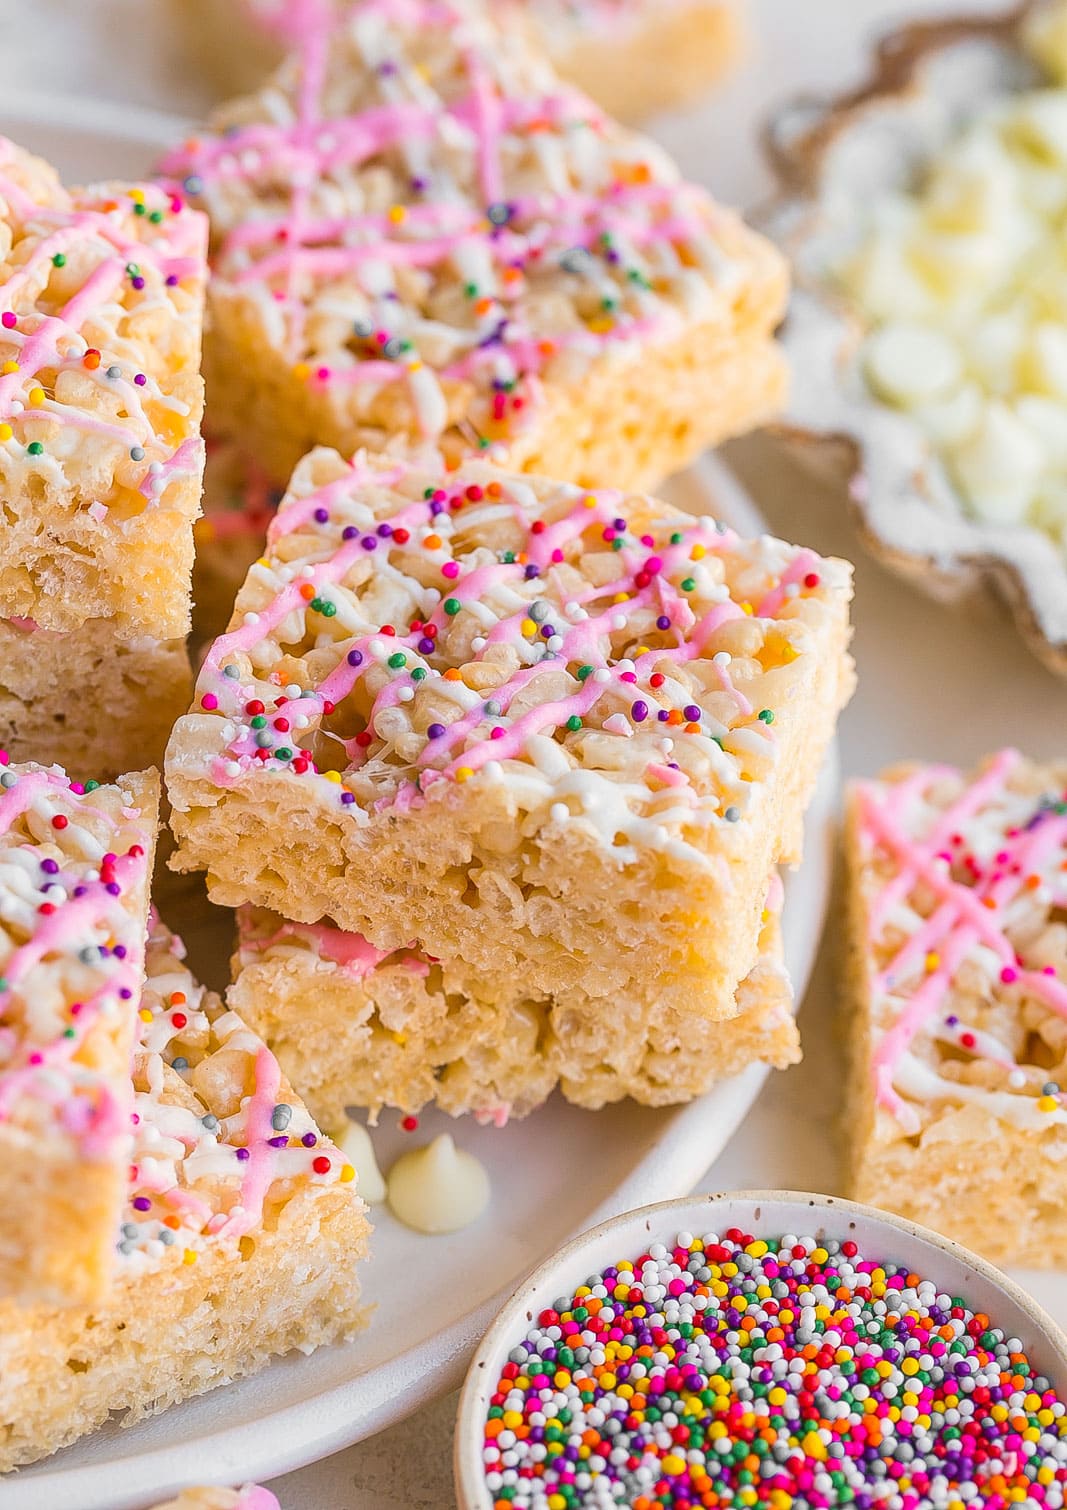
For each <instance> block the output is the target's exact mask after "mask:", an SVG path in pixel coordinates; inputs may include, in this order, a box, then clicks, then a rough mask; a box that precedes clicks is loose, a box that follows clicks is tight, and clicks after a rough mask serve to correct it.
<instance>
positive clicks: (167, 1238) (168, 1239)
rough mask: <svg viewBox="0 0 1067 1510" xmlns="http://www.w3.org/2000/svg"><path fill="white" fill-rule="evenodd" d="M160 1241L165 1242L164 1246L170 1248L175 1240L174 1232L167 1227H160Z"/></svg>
mask: <svg viewBox="0 0 1067 1510" xmlns="http://www.w3.org/2000/svg"><path fill="white" fill-rule="evenodd" d="M159 1241H160V1242H161V1243H162V1244H163V1246H164V1248H169V1247H170V1245H171V1243H172V1242H173V1241H174V1233H173V1232H169V1231H168V1230H167V1228H166V1227H161V1228H160V1229H159Z"/></svg>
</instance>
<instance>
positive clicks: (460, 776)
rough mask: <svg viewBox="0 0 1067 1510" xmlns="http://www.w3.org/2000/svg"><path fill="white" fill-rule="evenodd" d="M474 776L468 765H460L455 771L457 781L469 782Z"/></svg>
mask: <svg viewBox="0 0 1067 1510" xmlns="http://www.w3.org/2000/svg"><path fill="white" fill-rule="evenodd" d="M473 775H474V772H473V771H472V770H471V768H470V766H469V765H461V766H459V767H458V768H457V770H456V780H457V781H469V780H470V779H471V777H472V776H473Z"/></svg>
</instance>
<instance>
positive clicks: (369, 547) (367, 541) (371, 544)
mask: <svg viewBox="0 0 1067 1510" xmlns="http://www.w3.org/2000/svg"><path fill="white" fill-rule="evenodd" d="M360 544H361V545H362V547H363V549H364V550H365V551H376V550H377V549H378V537H377V535H364V536H363V539H362V540H361V541H360Z"/></svg>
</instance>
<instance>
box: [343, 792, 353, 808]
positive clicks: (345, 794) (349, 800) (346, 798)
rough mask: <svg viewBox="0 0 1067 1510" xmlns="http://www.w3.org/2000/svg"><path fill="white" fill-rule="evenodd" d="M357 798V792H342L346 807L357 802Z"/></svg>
mask: <svg viewBox="0 0 1067 1510" xmlns="http://www.w3.org/2000/svg"><path fill="white" fill-rule="evenodd" d="M355 800H356V794H355V792H342V793H341V802H342V803H343V805H344V806H345V807H348V806H349V804H350V803H353V802H355Z"/></svg>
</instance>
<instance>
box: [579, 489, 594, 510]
mask: <svg viewBox="0 0 1067 1510" xmlns="http://www.w3.org/2000/svg"><path fill="white" fill-rule="evenodd" d="M582 508H583V509H595V508H596V494H595V493H586V495H585V497H584V498H583V499H582Z"/></svg>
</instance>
